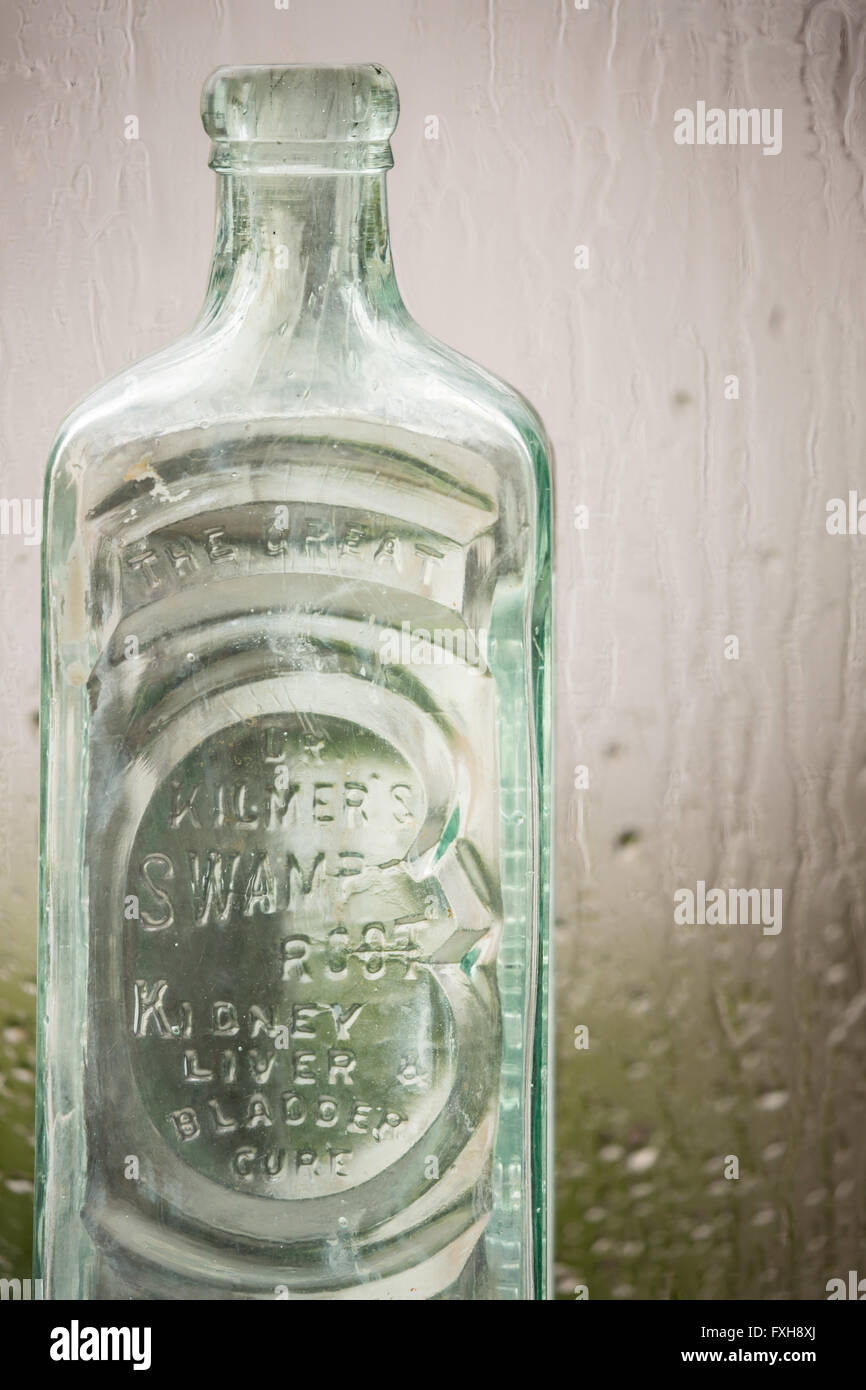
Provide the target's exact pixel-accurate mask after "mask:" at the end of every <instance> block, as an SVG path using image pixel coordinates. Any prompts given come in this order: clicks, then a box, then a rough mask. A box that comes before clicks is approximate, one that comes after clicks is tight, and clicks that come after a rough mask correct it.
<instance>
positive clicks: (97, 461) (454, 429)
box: [47, 316, 550, 505]
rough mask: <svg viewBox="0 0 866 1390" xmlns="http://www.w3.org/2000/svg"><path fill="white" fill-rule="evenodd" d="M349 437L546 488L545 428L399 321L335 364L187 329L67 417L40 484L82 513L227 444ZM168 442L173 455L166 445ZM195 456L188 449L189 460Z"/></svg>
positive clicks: (516, 396) (515, 400) (461, 360)
mask: <svg viewBox="0 0 866 1390" xmlns="http://www.w3.org/2000/svg"><path fill="white" fill-rule="evenodd" d="M281 433H282V434H285V435H286V436H291V437H299V438H304V437H307V438H319V439H320V438H325V437H329V436H334V437H341V438H351V437H353V436H355V435H357V436H358V437H359V438H361V439H364V440H366V441H367V442H368V444H369V443H370V441H372V440H374V439H375V438H377V437H378V438H380V439H381V440H382V441H383V442H384V441H385V440H387V439H389V438H394V439H398V440H399V441H400V449H401V450H406V451H408V452H409V453H410V454H411V453H412V452H413V450H414V449H417V450H418V452H419V456H428V457H429V456H430V451H431V450H433V451H434V452H436V453H437V455H438V456H439V457H441V459H442V460H443V461H446V462H445V471H446V472H447V471H448V468H449V467H450V464H449V463H448V462H447V461H448V460H450V459H453V460H459V461H461V462H458V463H457V464H456V465H455V467H456V469H457V472H458V473H463V474H471V473H472V472H473V471H474V466H473V463H472V460H473V459H475V460H478V461H480V460H483V461H484V462H483V465H480V464H479V465H477V466H481V467H482V469H483V471H487V470H488V469H492V471H493V473H494V474H498V475H499V477H500V479H501V482H502V483H503V484H504V485H505V486H508V487H510V488H514V487H517V488H518V490H519V491H522V492H524V493H525V492H526V491H527V490H535V489H536V488H537V487H538V486H539V484H540V485H541V486H543V487H545V488H549V458H550V446H549V442H548V439H547V435H546V432H545V429H544V426H543V424H542V422H541V420H540V418H539V416H538V414H537V412H536V411H535V410H534V409H533V407H532V406H531V405H530V403H529V402H528V401H527V400H526V399H525V397H523V396H522V395H521V394H520V393H519V392H518V391H517V390H515V389H514V388H513V387H511V386H510V385H508V384H507V383H506V382H504V381H502V380H500V379H499V378H498V377H496V376H495V375H494V374H493V373H491V372H489V371H487V370H486V369H485V368H484V367H482V366H480V365H479V364H477V363H475V362H473V361H471V360H470V359H469V358H467V357H465V356H464V355H463V354H461V353H459V352H457V351H456V350H455V349H453V348H450V347H448V346H447V345H445V344H444V343H441V342H440V341H438V340H437V339H435V338H433V337H432V336H431V335H429V334H428V333H427V332H426V331H425V330H423V329H422V328H420V326H419V325H417V324H416V323H415V322H414V320H411V319H410V318H409V317H408V316H405V317H403V316H400V317H399V318H394V319H383V320H382V321H381V322H379V323H377V324H376V325H374V326H373V330H372V331H370V330H369V328H368V331H366V332H365V333H364V334H363V335H362V336H359V337H358V339H357V340H356V341H354V342H351V343H349V344H348V347H346V346H345V345H344V347H343V349H342V350H341V351H339V352H335V351H324V352H319V353H318V354H317V353H316V351H315V345H312V344H310V343H307V342H296V343H293V344H288V345H287V346H286V351H285V352H284V353H280V352H279V351H276V350H275V345H274V343H273V342H264V343H263V342H262V340H259V343H258V366H256V349H255V347H254V345H253V344H251V343H250V341H248V340H247V339H245V338H244V337H243V336H242V335H238V334H232V333H231V332H229V331H227V330H226V328H225V327H224V326H221V325H219V324H218V323H207V322H205V323H203V324H199V325H197V326H196V327H194V328H193V329H192V330H191V331H190V332H189V333H187V334H185V335H183V336H182V337H181V338H179V339H177V340H176V341H175V342H173V343H171V344H170V345H169V346H167V347H166V348H164V349H162V350H160V351H158V352H156V353H154V354H151V355H149V356H147V357H144V358H142V359H140V360H139V361H137V362H134V363H132V364H131V365H130V366H128V367H126V368H124V369H123V370H122V371H120V372H118V373H116V374H115V375H113V376H112V377H110V378H109V379H107V380H106V381H105V382H104V383H103V384H102V385H100V386H99V387H98V388H97V389H96V390H94V391H93V392H91V393H90V394H89V395H88V396H86V397H85V398H84V399H83V400H81V401H80V402H79V403H78V404H77V405H76V406H75V407H74V408H73V409H72V410H71V411H70V412H69V413H68V414H67V416H66V417H65V418H64V420H63V422H62V423H61V425H60V427H59V429H58V432H57V435H56V437H55V440H54V444H53V446H52V449H51V452H50V455H49V461H48V477H47V485H48V488H49V489H50V488H51V487H55V488H56V486H57V484H58V483H59V484H60V485H61V487H62V486H63V485H67V486H68V485H70V484H80V485H81V486H83V487H84V490H85V492H86V493H87V494H88V497H89V503H90V505H94V504H98V501H99V497H100V495H105V494H106V493H108V492H113V491H114V490H115V489H116V488H117V487H118V485H119V483H120V482H121V481H122V480H123V479H126V478H135V477H136V476H142V475H146V474H147V472H148V471H149V469H150V468H151V466H152V463H153V458H154V456H157V457H158V456H160V455H161V456H166V454H167V453H171V455H172V457H174V458H176V457H178V453H179V451H182V450H183V449H187V450H188V451H189V452H193V451H194V452H195V453H196V455H197V456H198V457H200V458H203V457H206V456H207V454H208V452H209V451H215V450H219V449H220V448H221V447H222V446H223V445H224V443H225V441H227V440H230V439H245V440H248V441H250V442H251V447H252V443H253V441H255V440H256V439H257V438H264V439H268V440H274V439H276V438H278V437H279V435H280V434H281ZM172 440H174V441H177V444H172V443H171V441H172ZM193 446H194V450H193Z"/></svg>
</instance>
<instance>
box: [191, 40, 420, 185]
mask: <svg viewBox="0 0 866 1390" xmlns="http://www.w3.org/2000/svg"><path fill="white" fill-rule="evenodd" d="M399 112H400V102H399V97H398V94H397V87H396V85H395V83H394V79H393V78H392V77H391V75H390V73H389V72H387V71H386V70H385V68H383V67H381V66H380V65H379V64H377V63H362V64H345V65H340V66H324V65H320V64H313V63H295V64H289V65H284V66H281V67H270V66H267V65H261V66H254V67H223V68H217V70H216V71H215V72H213V73H211V75H210V77H209V78H208V79H207V81H206V82H205V84H204V88H203V90H202V100H201V115H202V123H203V125H204V128H205V130H206V131H207V133H208V135H209V136H210V137H211V140H212V141H213V150H212V155H211V166H212V167H213V168H215V169H222V168H238V167H249V168H250V169H251V170H252V169H253V168H258V167H265V166H266V167H274V168H279V169H285V168H286V167H290V166H292V165H298V166H301V167H313V166H316V165H318V166H319V167H329V168H335V169H364V168H389V167H390V164H391V162H393V161H391V158H390V147H389V144H388V141H389V139H390V136H391V135H392V134H393V132H394V129H395V127H396V125H397V118H398V116H399Z"/></svg>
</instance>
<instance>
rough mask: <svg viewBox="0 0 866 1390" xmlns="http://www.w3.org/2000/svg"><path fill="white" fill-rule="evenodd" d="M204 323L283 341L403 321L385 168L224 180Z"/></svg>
mask: <svg viewBox="0 0 866 1390" xmlns="http://www.w3.org/2000/svg"><path fill="white" fill-rule="evenodd" d="M217 177H218V194H217V222H216V237H215V245H214V253H213V259H212V263H211V273H210V283H209V286H208V292H207V296H206V299H205V304H204V307H203V310H202V320H201V321H202V322H203V323H206V324H208V325H213V326H219V327H220V328H221V329H229V330H231V331H237V332H241V333H244V334H245V335H246V334H248V333H249V334H252V335H254V336H261V337H262V338H267V337H270V336H272V335H279V339H280V341H281V343H282V344H283V346H285V344H286V342H287V340H288V341H292V340H296V339H298V338H304V337H305V336H307V334H308V333H315V335H316V346H317V351H324V350H326V349H327V346H328V341H329V339H328V338H327V337H326V336H325V335H323V333H322V329H323V327H325V326H326V325H332V326H333V327H334V328H335V329H338V330H341V331H342V332H343V337H342V339H336V338H331V339H330V341H331V342H333V343H335V344H336V343H337V342H339V341H342V343H343V347H344V348H345V332H346V330H351V331H353V332H354V331H357V332H363V330H364V328H365V326H369V327H373V326H375V322H376V320H378V319H380V318H381V317H383V316H385V315H389V316H393V315H395V314H400V313H405V310H404V308H403V304H402V300H401V298H400V293H399V290H398V288H397V282H396V280H395V278H394V272H393V267H392V264H391V248H390V241H389V235H388V212H387V201H386V191H385V171H384V170H383V169H377V170H364V171H352V172H348V171H342V170H341V171H336V170H335V171H331V170H328V171H323V170H318V169H317V170H315V172H313V171H310V170H304V169H300V170H297V171H296V170H281V171H275V172H268V173H262V172H248V171H246V170H243V171H239V170H232V171H227V172H220V173H219V174H218V176H217Z"/></svg>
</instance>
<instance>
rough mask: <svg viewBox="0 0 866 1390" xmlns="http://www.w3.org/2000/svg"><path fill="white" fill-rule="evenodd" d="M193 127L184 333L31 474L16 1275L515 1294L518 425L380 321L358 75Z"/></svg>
mask: <svg viewBox="0 0 866 1390" xmlns="http://www.w3.org/2000/svg"><path fill="white" fill-rule="evenodd" d="M202 109H203V120H204V125H205V128H206V130H207V132H208V134H209V135H210V137H211V139H212V142H213V145H212V153H211V161H210V162H211V166H212V167H213V169H214V170H215V171H216V173H217V175H218V208H217V223H216V245H215V250H214V255H213V263H212V269H211V275H210V284H209V288H208V291H207V295H206V299H205V304H204V307H203V310H202V312H201V315H200V317H199V319H198V321H197V322H196V324H195V326H194V327H193V328H192V330H191V331H190V332H189V333H188V334H187V335H186V336H185V337H183V338H182V339H181V340H180V341H179V342H177V343H175V344H174V345H173V346H171V347H169V348H168V349H166V350H165V351H163V352H160V353H157V354H156V355H154V356H151V357H148V358H146V359H145V360H144V361H142V362H139V363H138V364H136V365H135V366H134V367H131V368H130V369H129V370H127V371H125V372H123V373H122V374H121V375H119V376H118V377H115V378H114V379H113V380H112V381H110V382H109V383H108V384H107V385H105V386H103V387H102V388H101V389H100V390H99V391H97V392H96V393H95V394H94V395H92V396H90V397H89V398H88V399H87V400H85V402H84V403H83V404H82V405H80V406H79V407H77V408H76V409H75V410H74V411H73V412H72V414H71V415H70V416H69V417H68V418H67V420H66V421H65V423H64V424H63V426H62V427H61V430H60V433H59V435H58V438H57V441H56V443H55V446H54V449H53V451H52V455H51V459H50V462H49V468H48V480H47V493H46V495H47V506H46V514H47V519H46V538H45V548H44V558H45V573H44V592H45V605H44V634H45V636H44V642H45V646H44V684H43V691H44V693H43V706H42V712H43V731H44V735H43V737H44V745H43V746H44V758H43V832H42V833H43V840H42V937H41V1005H40V1019H41V1028H42V1033H41V1060H40V1065H41V1086H40V1103H39V1116H38V1139H37V1153H38V1157H37V1174H38V1180H37V1181H38V1185H37V1234H36V1244H37V1273H38V1275H39V1276H41V1277H43V1278H44V1280H45V1290H46V1296H47V1297H51V1298H73V1299H91V1298H99V1299H103V1298H109V1299H110V1298H118V1299H119V1298H145V1299H147V1298H168V1299H173V1298H177V1299H186V1298H195V1299H233V1298H289V1299H331V1298H350V1299H351V1298H360V1299H380V1298H381V1299H395V1298H396V1299H413V1298H415V1299H428V1298H432V1299H435V1298H442V1299H499V1298H502V1299H515V1298H516V1299H535V1298H543V1297H545V1296H546V1278H547V1276H546V1229H547V1211H546V1207H547V1202H548V1197H549V1193H548V1183H547V1164H548V1142H547V1118H546V1116H547V1090H548V1072H547V1065H548V1064H547V1056H548V1027H549V1021H548V1009H547V973H546V972H547V942H548V913H549V897H548V882H549V872H550V866H549V850H548V838H549V837H548V816H549V790H548V779H549V748H548V740H549V735H548V728H549V695H548V686H549V652H550V610H549V600H550V574H551V571H550V481H549V464H548V449H547V445H546V442H545V436H544V432H543V429H542V426H541V425H540V423H539V420H538V418H537V416H536V415H535V414H534V412H533V411H532V409H531V408H530V407H529V406H528V405H527V403H526V402H525V401H524V400H523V399H522V397H520V396H519V395H517V394H516V393H515V392H514V391H512V390H511V389H510V388H508V387H507V386H505V385H504V384H503V383H501V382H500V381H498V380H497V379H496V378H494V377H492V376H490V375H489V374H488V373H487V372H485V371H482V370H481V369H480V368H478V367H476V366H474V365H473V364H472V363H470V362H469V361H467V360H466V359H465V358H463V357H461V356H460V355H459V354H457V353H455V352H452V351H451V350H450V349H448V348H446V347H444V346H443V345H442V344H440V343H438V342H437V341H435V340H434V339H432V338H431V337H430V336H429V335H427V334H426V333H424V332H423V331H422V330H421V329H420V328H419V327H418V325H417V324H416V323H414V322H413V320H412V319H411V318H410V316H409V314H408V313H407V311H406V309H405V307H404V305H403V303H402V300H401V298H400V295H399V292H398V289H397V285H396V281H395V278H394V273H393V269H392V264H391V254H390V248H389V238H388V225H387V215H386V202H385V172H386V170H387V169H388V168H389V167H390V166H391V163H392V159H391V152H390V145H389V143H388V141H389V137H390V135H391V133H392V131H393V129H394V126H395V124H396V119H397V111H398V102H397V93H396V89H395V87H394V83H393V81H392V80H391V78H390V77H389V75H388V74H387V73H386V72H384V71H383V70H382V69H381V68H380V67H378V66H373V65H370V66H355V67H310V66H296V67H278V68H271V67H259V68H255V67H253V68H223V69H220V70H219V71H217V72H216V73H214V74H213V75H212V77H211V78H210V79H209V80H208V82H207V84H206V86H205V89H204V95H203V108H202Z"/></svg>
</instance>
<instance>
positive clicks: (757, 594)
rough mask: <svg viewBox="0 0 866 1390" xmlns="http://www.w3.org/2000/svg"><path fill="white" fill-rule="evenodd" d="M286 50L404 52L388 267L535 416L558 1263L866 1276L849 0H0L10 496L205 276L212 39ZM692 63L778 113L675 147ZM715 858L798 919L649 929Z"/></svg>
mask: <svg viewBox="0 0 866 1390" xmlns="http://www.w3.org/2000/svg"><path fill="white" fill-rule="evenodd" d="M278 6H279V7H278ZM314 61H321V62H327V63H333V62H349V61H376V62H380V63H383V64H384V65H385V66H386V67H387V68H389V69H390V71H391V72H392V73H393V75H394V77H395V78H396V81H397V84H398V86H399V89H400V94H401V99H402V116H401V120H400V125H399V127H398V130H397V134H396V137H395V140H394V153H395V158H396V167H395V169H394V171H393V173H392V174H391V176H390V203H391V222H392V239H393V248H394V259H395V265H396V269H397V274H398V278H399V280H400V284H401V288H402V291H403V295H404V298H405V300H406V302H407V304H408V306H409V308H410V310H411V311H412V312H413V313H414V315H415V317H416V318H418V319H419V320H420V321H421V322H422V323H423V324H424V325H425V327H427V328H428V329H429V330H430V331H431V332H433V333H434V334H436V335H437V336H438V337H441V338H443V339H444V340H446V341H447V342H448V343H450V344H452V345H453V346H454V347H457V348H459V349H460V350H461V351H463V352H465V353H467V354H468V355H469V356H470V357H472V358H475V359H476V360H478V361H480V362H482V363H483V364H484V365H486V366H487V367H489V368H490V369H491V370H492V371H494V372H496V373H497V374H499V375H500V376H503V377H505V378H506V379H507V380H508V381H510V382H511V383H513V384H514V385H516V386H517V387H518V388H519V389H520V390H522V391H523V392H524V393H525V394H526V395H527V396H529V398H530V399H531V400H532V401H533V403H534V404H535V405H536V407H537V408H538V409H539V411H540V412H541V414H542V416H543V418H544V420H545V422H546V424H547V426H548V429H549V432H550V434H551V437H552V439H553V443H554V447H555V451H556V469H557V475H556V476H557V484H558V498H557V505H558V560H557V566H558V598H559V612H558V653H557V687H558V754H557V770H558V786H557V798H558V836H557V841H558V845H557V848H558V859H557V871H556V872H557V882H556V893H557V929H556V937H557V939H556V991H557V1007H558V1035H559V1058H558V1074H557V1162H558V1195H557V1214H558V1215H557V1250H556V1272H557V1289H558V1293H559V1296H560V1297H562V1298H573V1297H574V1296H575V1289H576V1287H577V1286H583V1287H585V1288H586V1289H587V1290H588V1294H589V1297H590V1298H592V1299H622V1300H625V1299H630V1298H632V1299H674V1298H676V1299H722V1298H733V1299H740V1298H743V1299H745V1298H759V1299H775V1298H785V1297H788V1298H795V1299H816V1298H824V1297H826V1291H825V1289H826V1282H827V1280H828V1279H830V1278H835V1277H841V1278H846V1277H847V1272H848V1270H849V1269H858V1268H859V1269H860V1270H861V1272H862V1273H863V1274H864V1275H866V1252H864V1242H863V1235H864V1224H866V1223H864V1183H863V1178H864V1150H866V1125H864V1112H866V1066H864V1062H866V961H864V902H866V896H864V894H866V830H864V823H866V691H864V688H863V682H864V667H866V641H864V639H866V614H864V608H863V599H864V589H866V535H862V536H860V535H833V534H829V533H828V530H827V517H828V512H827V507H828V503H832V499H842V501H843V502H844V504H845V507H846V509H847V505H848V497H849V492H850V491H856V489H857V488H858V486H859V487H860V488H861V489H862V496H863V498H864V499H866V469H864V466H863V465H864V445H866V402H864V371H866V331H864V316H866V274H864V249H866V109H864V102H866V89H864V82H866V0H808V2H806V0H642V3H640V4H638V3H635V0H631V3H621V0H577V3H575V0H437V2H436V3H435V4H430V3H427V4H425V3H422V0H399V3H398V0H366V3H364V2H363V0H361V2H359V0H289V3H287V4H282V3H281V0H277V3H274V0H186V3H184V4H183V5H178V4H177V3H175V0H132V2H131V3H127V0H122V2H121V0H67V3H66V4H64V5H56V4H53V3H48V0H17V2H16V3H13V2H12V0H9V3H7V4H6V5H5V6H4V7H3V10H2V14H0V134H2V138H0V185H2V188H3V190H4V198H3V200H2V206H0V282H2V284H3V287H4V307H3V313H2V323H0V357H2V371H0V392H2V405H0V493H2V496H3V497H4V498H6V499H28V498H29V499H35V498H38V497H39V496H40V494H41V490H42V473H43V468H44V462H45V458H46V455H47V453H48V449H49V445H50V442H51V439H52V437H53V435H54V432H55V430H56V427H57V425H58V423H59V421H60V420H61V418H62V416H63V415H64V414H65V413H66V411H67V410H68V409H69V408H70V406H71V405H72V404H73V403H74V402H75V401H76V400H77V399H78V398H80V397H81V396H82V395H84V394H86V393H87V392H88V391H89V390H90V389H91V388H92V387H94V386H96V385H97V384H98V383H99V382H100V381H101V380H102V379H104V378H105V377H106V376H107V375H109V374H110V373H113V372H115V371H117V370H119V369H120V368H121V367H123V366H124V365H125V364H126V363H128V362H130V361H131V360H133V359H134V358H137V357H140V356H142V355H144V354H145V353H148V352H151V351H153V350H154V349H156V348H158V347H160V346H161V345H163V344H165V343H167V342H168V341H170V340H171V339H172V338H174V337H175V336H177V335H178V334H179V333H180V332H182V331H183V330H184V329H185V328H186V327H188V325H189V324H190V322H191V320H192V319H193V318H194V316H195V314H196V312H197V309H198V307H199V304H200V301H201V298H202V295H203V293H204V287H205V280H206V272H207V266H208V261H209V256H210V250H211V234H212V225H213V202H214V187H213V183H214V177H213V175H212V174H211V173H210V171H209V170H208V168H207V156H208V142H207V139H206V137H205V135H204V133H203V131H202V130H201V126H200V123H199V117H198V99H199V90H200V87H201V84H202V81H203V79H204V78H205V76H206V75H207V74H208V73H209V72H210V71H211V69H212V68H214V67H216V66H218V65H219V64H222V63H237V64H240V63H254V62H268V63H280V62H314ZM699 103H705V106H706V108H714V107H717V108H722V109H723V110H725V111H727V109H729V108H741V107H745V108H756V109H758V110H761V111H766V112H767V113H768V118H769V116H770V115H771V114H772V113H773V112H778V113H781V114H780V115H778V116H776V117H774V121H775V126H774V130H775V133H776V135H779V134H780V135H781V149H780V150H779V151H778V152H777V153H775V154H770V155H766V154H764V152H763V148H762V146H761V145H760V144H730V143H728V144H703V145H702V144H694V145H687V144H680V143H677V141H676V140H675V139H674V133H675V130H676V129H677V123H676V122H675V112H677V111H680V110H682V109H686V108H687V109H690V110H691V111H694V112H698V110H699ZM130 117H135V118H136V120H135V122H131V121H130V120H129V118H130ZM431 117H435V118H436V120H435V121H431V119H430V118H431ZM680 126H681V127H682V128H684V126H682V121H680ZM768 128H769V127H768ZM131 133H134V134H133V138H129V137H130V134H131ZM857 500H858V499H855V504H856V501H857ZM864 511H866V507H864ZM855 515H856V513H855ZM864 530H866V518H864ZM0 604H2V621H0V690H2V714H3V725H4V729H5V736H4V738H3V739H2V741H0V1274H10V1275H18V1276H20V1277H25V1276H26V1275H27V1274H28V1273H29V1246H30V1221H31V1210H30V1208H31V1202H32V1139H31V1114H32V1102H33V1081H34V1075H33V1071H34V1050H33V1018H34V1008H35V997H34V996H35V984H34V960H35V929H36V891H35V890H36V855H37V809H38V761H37V754H38V722H37V706H38V685H39V671H38V664H39V546H38V545H35V544H28V542H27V537H26V536H24V535H15V534H9V535H2V536H0ZM732 639H736V642H733V641H732ZM699 881H703V882H705V883H706V884H707V885H708V886H721V887H729V886H739V887H747V888H765V889H781V890H782V893H783V904H784V912H783V925H782V929H781V931H779V932H778V933H776V934H769V933H765V932H764V931H762V929H761V927H760V926H755V925H752V926H733V927H732V926H728V927H718V926H717V927H710V926H693V927H689V926H684V925H678V924H677V923H675V921H674V909H673V895H674V893H675V892H676V891H677V890H679V889H682V888H689V887H690V888H691V889H692V890H694V889H695V887H696V884H697V883H698V882H699ZM585 1043H586V1044H588V1045H586V1046H584V1044H585ZM732 1157H733V1158H736V1160H737V1163H736V1165H732V1164H731V1162H730V1160H731V1158H732ZM734 1166H736V1169H737V1171H738V1176H737V1177H733V1176H732V1172H733V1167H734ZM858 1261H859V1266H858Z"/></svg>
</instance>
